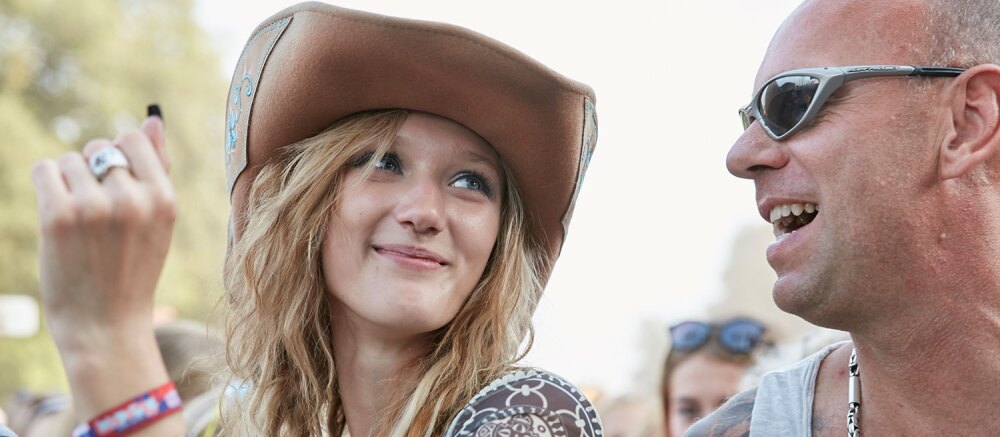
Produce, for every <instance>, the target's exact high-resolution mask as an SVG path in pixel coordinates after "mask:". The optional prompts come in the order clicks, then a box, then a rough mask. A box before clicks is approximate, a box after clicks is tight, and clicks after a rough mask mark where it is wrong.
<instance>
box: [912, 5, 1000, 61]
mask: <svg viewBox="0 0 1000 437" xmlns="http://www.w3.org/2000/svg"><path fill="white" fill-rule="evenodd" d="M922 1H923V2H924V3H926V4H927V5H928V11H929V12H930V14H929V15H928V17H927V18H928V19H927V21H926V26H925V28H924V32H925V33H926V34H928V35H929V36H930V37H931V38H932V43H931V44H930V46H929V47H928V48H929V53H930V60H929V62H928V63H930V64H934V65H953V66H961V67H971V66H974V65H979V64H997V63H1000V3H998V2H997V0H922Z"/></svg>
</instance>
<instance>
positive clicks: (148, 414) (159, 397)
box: [73, 381, 182, 437]
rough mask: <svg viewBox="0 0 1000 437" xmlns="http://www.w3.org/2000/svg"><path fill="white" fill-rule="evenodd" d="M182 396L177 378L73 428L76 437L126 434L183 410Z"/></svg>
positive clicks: (119, 435) (112, 436) (120, 435)
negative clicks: (175, 384) (179, 392)
mask: <svg viewBox="0 0 1000 437" xmlns="http://www.w3.org/2000/svg"><path fill="white" fill-rule="evenodd" d="M181 408H182V404H181V397H180V395H179V394H177V387H175V386H174V382H173V381H168V382H167V383H166V384H163V385H161V386H159V387H156V388H154V389H152V390H150V391H147V392H145V393H143V394H141V395H139V396H136V397H135V398H133V399H132V400H130V401H126V402H123V403H122V404H120V405H118V406H116V407H114V408H111V409H108V410H107V411H105V412H103V413H101V414H98V415H97V416H95V417H94V418H93V419H90V421H88V422H87V423H82V424H80V425H79V426H77V427H76V428H75V429H73V437H122V436H126V435H129V434H131V433H133V432H136V431H138V430H140V429H143V428H145V427H147V426H149V425H152V424H154V423H156V422H157V421H159V420H160V419H162V418H164V417H167V416H169V415H171V414H173V413H176V412H178V411H180V410H181Z"/></svg>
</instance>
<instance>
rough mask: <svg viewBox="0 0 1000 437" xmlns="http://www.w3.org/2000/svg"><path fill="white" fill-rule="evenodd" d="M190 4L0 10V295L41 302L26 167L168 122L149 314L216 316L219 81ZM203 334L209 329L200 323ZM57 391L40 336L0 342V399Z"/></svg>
mask: <svg viewBox="0 0 1000 437" xmlns="http://www.w3.org/2000/svg"><path fill="white" fill-rule="evenodd" d="M193 6H194V5H193V0H87V1H70V0H60V1H54V0H0V259H2V261H0V294H28V295H33V296H36V297H37V296H38V261H37V256H38V249H37V246H38V231H37V218H38V215H37V208H36V206H35V195H34V190H33V188H32V185H31V178H30V169H31V165H32V163H34V162H35V161H37V160H39V159H42V158H55V157H57V156H58V155H60V154H62V153H65V152H68V151H72V150H79V149H80V148H82V147H83V144H84V143H85V142H86V141H87V140H88V139H91V138H98V137H110V138H113V137H114V136H115V135H117V132H118V131H120V130H121V129H124V128H128V127H135V126H137V125H138V123H139V122H141V120H142V118H144V116H145V113H144V112H145V107H146V105H147V104H149V103H153V102H156V103H159V104H160V105H161V107H162V108H163V111H164V118H165V121H166V127H167V142H168V148H169V150H170V153H171V157H172V163H173V168H172V173H171V179H172V180H173V181H174V185H175V188H176V191H177V197H178V201H179V204H180V205H179V211H180V212H179V217H178V222H177V226H176V229H175V232H174V241H173V245H172V246H171V252H170V255H169V257H168V259H167V265H166V268H165V271H164V273H163V276H162V277H161V279H160V284H159V289H158V291H157V300H158V302H159V303H161V304H165V305H170V306H173V307H175V308H176V309H177V312H178V315H179V316H180V317H184V318H191V319H197V320H206V319H208V318H210V317H211V316H213V315H216V314H218V312H217V311H215V309H216V303H217V301H218V297H219V295H220V294H219V293H220V290H221V267H222V257H223V254H224V250H225V241H226V214H227V213H228V206H227V204H228V196H227V194H226V189H225V176H224V169H223V162H222V156H223V155H222V132H223V126H224V111H225V98H226V80H225V78H224V75H223V74H222V73H221V69H220V68H219V62H218V56H217V54H216V53H214V52H213V50H212V49H211V48H210V45H209V43H208V39H207V37H206V34H205V32H204V31H203V30H202V29H201V28H200V27H199V26H198V24H197V23H196V22H195V20H194V17H193ZM208 321H209V323H212V321H211V320H208ZM21 387H26V388H30V389H36V390H40V389H60V388H65V382H64V376H63V374H62V370H61V365H60V362H59V358H58V354H57V352H56V350H55V347H54V345H53V344H52V341H51V339H50V337H49V335H48V334H47V332H44V330H43V332H41V333H39V334H38V335H36V336H35V337H33V338H29V339H2V338H0V398H5V397H6V396H7V395H9V394H10V392H11V391H12V390H14V389H16V388H21Z"/></svg>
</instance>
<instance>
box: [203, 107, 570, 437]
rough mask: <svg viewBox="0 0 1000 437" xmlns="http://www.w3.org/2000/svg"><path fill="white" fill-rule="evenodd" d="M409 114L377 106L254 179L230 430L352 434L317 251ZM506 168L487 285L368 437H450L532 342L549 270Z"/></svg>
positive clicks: (241, 254)
mask: <svg viewBox="0 0 1000 437" xmlns="http://www.w3.org/2000/svg"><path fill="white" fill-rule="evenodd" d="M407 115H408V112H407V111H404V110H381V111H370V112H364V113H360V114H356V115H354V116H351V117H348V118H347V119H344V120H342V121H339V122H337V123H336V124H335V125H333V126H332V127H331V128H329V129H328V130H326V131H325V132H323V133H321V134H319V135H317V136H315V137H312V138H309V139H306V140H303V141H301V142H299V143H296V144H293V145H291V146H288V147H287V148H286V150H284V153H283V155H282V159H280V160H279V162H275V163H272V164H269V165H267V166H266V167H265V168H264V169H262V171H261V172H260V174H259V175H258V177H257V179H256V180H255V181H254V183H253V187H252V189H251V193H250V198H249V202H248V203H249V206H248V209H247V212H246V214H245V217H246V221H245V226H244V232H243V235H242V237H241V239H240V240H239V241H236V242H235V243H234V244H233V245H232V247H230V250H229V251H228V253H227V255H226V264H225V271H224V276H225V289H226V295H227V299H228V301H229V312H228V314H227V323H226V334H227V356H226V358H227V362H228V365H229V371H230V382H229V387H239V388H241V389H239V390H237V391H240V392H242V393H243V394H242V395H238V396H227V399H226V400H225V402H226V407H225V408H224V410H225V411H224V413H223V421H222V429H223V430H225V431H224V432H225V433H227V434H232V435H259V434H264V435H295V436H299V435H332V436H340V435H342V434H343V433H344V431H345V429H346V427H347V423H346V419H345V417H344V412H343V408H342V405H343V400H342V398H341V396H340V392H339V389H338V385H337V366H336V363H335V362H334V358H333V344H332V333H331V329H332V328H331V327H332V323H331V322H332V321H331V318H332V317H331V312H330V308H331V307H330V300H331V294H330V292H329V291H328V290H327V289H326V286H325V281H324V278H323V271H322V267H321V261H320V258H321V248H322V243H323V241H324V238H325V232H326V229H327V226H328V223H329V221H330V220H331V217H332V216H333V211H334V209H335V208H336V206H337V205H338V204H339V201H340V197H341V195H342V190H341V186H342V184H343V183H344V179H345V173H346V171H347V170H348V169H349V168H351V165H352V164H353V163H354V162H355V161H356V160H357V158H358V157H359V156H361V155H362V154H363V153H365V152H366V151H371V150H374V151H375V156H380V155H382V154H384V153H385V152H386V151H388V150H389V147H390V146H391V145H392V143H393V141H394V140H395V138H396V135H397V133H398V132H399V129H400V128H401V126H402V125H403V122H404V121H405V120H406V117H407ZM376 161H378V160H369V166H368V167H367V168H365V169H364V171H372V169H373V168H374V163H375V162H376ZM502 167H503V171H504V173H505V174H506V181H507V182H506V189H505V190H504V193H505V194H504V197H503V202H502V207H501V212H500V229H499V232H498V236H497V241H496V243H495V245H494V247H493V252H492V254H491V255H490V258H489V261H488V263H487V265H486V268H485V270H484V272H483V274H482V277H481V278H480V280H479V282H478V284H477V285H476V287H475V289H474V290H473V291H472V293H471V294H470V296H469V298H468V300H467V302H465V303H464V305H463V306H462V308H461V309H460V310H459V312H458V314H457V315H456V316H455V318H454V319H453V320H452V321H451V322H449V323H448V324H447V325H445V326H444V327H442V328H440V329H439V330H437V331H436V332H434V333H433V334H434V335H433V338H434V340H435V341H434V342H433V345H432V349H431V351H430V353H428V354H427V355H426V356H425V357H423V358H422V359H421V360H420V361H419V362H417V363H412V366H415V367H416V368H417V369H418V370H419V372H420V373H419V374H420V375H422V376H421V377H420V378H419V380H418V381H417V382H416V383H415V384H414V385H412V386H408V387H401V388H400V391H399V392H400V393H409V395H400V396H398V399H396V400H395V401H394V403H393V404H392V405H390V406H388V407H387V408H386V410H385V411H382V412H380V417H382V420H381V421H380V422H379V423H377V424H376V426H375V427H374V429H373V434H374V435H379V436H382V435H386V436H393V437H396V436H400V437H402V436H406V437H411V436H418V437H425V436H430V435H434V436H437V435H442V434H443V433H444V432H445V430H446V428H447V426H448V425H449V422H450V420H451V418H452V417H454V416H455V415H456V414H457V413H458V412H459V411H460V410H461V408H462V407H463V406H464V405H465V403H466V402H468V400H469V399H471V398H472V397H473V396H474V395H475V394H476V393H477V392H478V391H479V390H480V389H481V388H483V387H484V386H486V385H487V384H488V383H489V382H490V381H491V380H493V379H495V378H497V377H499V376H501V375H502V374H504V373H506V372H509V371H511V370H513V369H514V368H516V362H517V361H518V360H519V359H520V358H522V357H523V356H524V354H525V353H527V351H528V349H530V347H531V341H532V338H533V335H534V331H533V327H532V324H531V315H532V314H533V313H534V311H535V307H536V306H537V304H538V301H539V299H540V297H541V294H542V284H541V280H540V272H541V271H543V270H542V269H546V268H548V266H549V265H548V263H549V262H550V261H549V260H548V257H547V256H546V255H545V252H544V251H543V249H542V246H541V245H540V244H539V242H537V241H533V240H532V239H531V238H530V237H529V235H528V233H527V226H528V223H527V222H526V220H527V219H526V213H525V210H524V204H523V201H522V200H521V197H520V194H519V193H518V190H517V187H516V184H515V182H514V178H513V176H512V175H511V174H510V170H509V169H508V168H507V167H506V166H503V165H502ZM526 339H527V341H525V340H526ZM522 344H523V345H524V347H523V348H522ZM358 437H360V436H358Z"/></svg>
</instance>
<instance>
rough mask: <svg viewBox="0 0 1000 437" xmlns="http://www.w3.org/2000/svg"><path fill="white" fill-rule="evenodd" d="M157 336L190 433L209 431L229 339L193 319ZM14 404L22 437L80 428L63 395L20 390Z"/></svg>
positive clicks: (161, 326)
mask: <svg viewBox="0 0 1000 437" xmlns="http://www.w3.org/2000/svg"><path fill="white" fill-rule="evenodd" d="M155 335H156V344H157V346H158V347H159V350H160V354H161V355H162V356H163V363H164V365H165V366H166V370H167V374H168V375H170V379H171V380H172V381H174V383H175V384H176V386H177V392H178V394H179V395H180V397H181V400H183V401H184V402H185V403H186V404H187V405H186V407H185V409H184V416H185V420H186V421H187V423H188V424H189V428H191V429H204V427H205V423H206V419H205V417H206V416H210V415H212V414H213V413H214V408H215V406H216V405H217V403H216V400H217V398H218V391H214V390H212V389H213V384H212V382H213V380H214V379H215V378H217V377H218V376H220V372H221V371H222V370H223V368H224V361H223V356H222V354H223V353H224V348H225V341H224V339H223V338H222V337H221V336H220V335H218V334H217V333H215V332H213V331H211V330H210V329H209V328H208V327H207V326H205V324H203V323H199V322H195V321H190V320H177V321H172V322H167V323H164V324H158V325H157V326H156V328H155ZM216 385H217V384H216ZM11 405H12V406H13V410H14V411H17V416H16V420H15V421H14V422H12V423H11V425H10V426H11V428H12V429H13V430H14V431H16V432H17V433H18V435H19V436H20V437H50V436H68V435H71V434H72V432H73V428H74V427H75V425H76V423H75V418H74V414H73V408H72V404H71V399H70V397H69V396H68V395H66V394H63V393H41V394H35V393H30V392H27V391H20V392H17V393H16V394H15V396H14V397H13V399H12V400H11Z"/></svg>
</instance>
